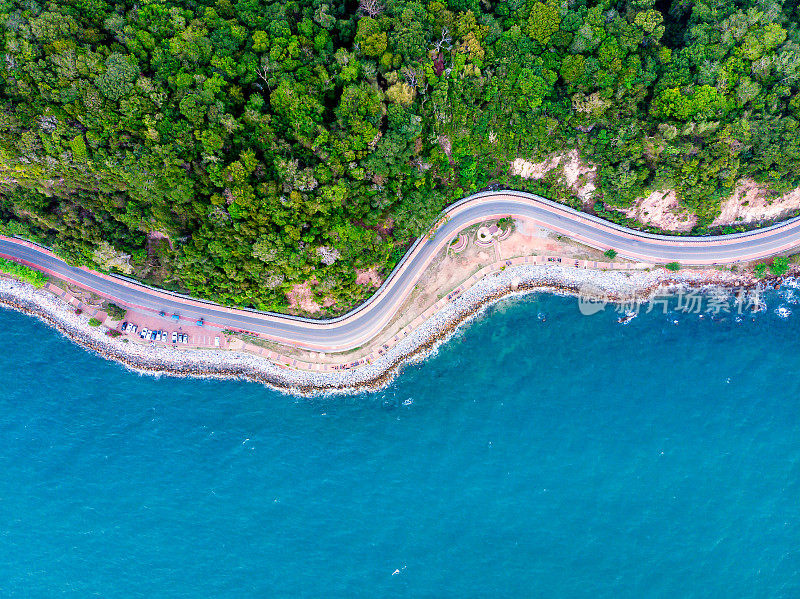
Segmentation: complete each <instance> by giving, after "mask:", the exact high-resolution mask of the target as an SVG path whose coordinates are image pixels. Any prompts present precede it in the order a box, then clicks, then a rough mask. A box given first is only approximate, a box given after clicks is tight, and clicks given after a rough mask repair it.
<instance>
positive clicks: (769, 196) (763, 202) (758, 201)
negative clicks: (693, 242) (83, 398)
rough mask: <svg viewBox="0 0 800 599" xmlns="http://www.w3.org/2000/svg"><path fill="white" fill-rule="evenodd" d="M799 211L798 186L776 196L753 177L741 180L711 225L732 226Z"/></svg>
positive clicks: (799, 194)
mask: <svg viewBox="0 0 800 599" xmlns="http://www.w3.org/2000/svg"><path fill="white" fill-rule="evenodd" d="M795 210H800V187H798V188H796V189H794V190H792V191H790V192H789V193H786V194H784V195H782V196H777V195H776V194H774V193H771V192H770V191H769V190H767V189H765V188H764V187H762V186H761V185H759V184H758V183H757V182H756V181H754V180H753V179H740V180H739V181H738V183H737V184H736V188H735V189H734V191H733V194H731V197H729V198H728V199H727V200H725V201H724V202H723V203H722V211H721V212H720V215H719V216H718V217H717V218H715V219H714V222H712V223H711V224H712V225H713V226H719V225H735V224H745V223H754V222H759V221H764V220H772V219H780V218H784V217H786V216H788V215H789V214H791V213H792V212H794V211H795Z"/></svg>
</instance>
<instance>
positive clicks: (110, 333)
mask: <svg viewBox="0 0 800 599" xmlns="http://www.w3.org/2000/svg"><path fill="white" fill-rule="evenodd" d="M106 335H108V336H109V337H119V336H120V335H122V333H121V332H120V331H117V330H116V329H108V330H107V331H106Z"/></svg>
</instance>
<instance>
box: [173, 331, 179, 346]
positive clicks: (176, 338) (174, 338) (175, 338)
mask: <svg viewBox="0 0 800 599" xmlns="http://www.w3.org/2000/svg"><path fill="white" fill-rule="evenodd" d="M172 342H173V343H177V342H178V333H177V332H176V331H172Z"/></svg>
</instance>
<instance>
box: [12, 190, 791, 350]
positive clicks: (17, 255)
mask: <svg viewBox="0 0 800 599" xmlns="http://www.w3.org/2000/svg"><path fill="white" fill-rule="evenodd" d="M446 214H447V217H448V218H447V220H446V221H444V222H442V223H440V224H439V226H438V228H437V229H436V233H435V235H434V236H433V237H432V238H420V239H418V240H417V241H416V242H415V243H414V245H413V246H412V247H411V249H409V251H408V252H407V253H406V255H405V256H403V259H402V260H401V261H400V263H399V264H398V265H397V267H396V268H395V270H394V271H393V272H392V274H391V275H390V276H389V278H388V279H387V280H386V281H385V282H384V284H383V285H382V286H381V287H380V289H378V291H377V292H376V293H375V294H374V295H373V296H372V297H371V298H369V299H368V300H367V301H366V302H364V303H363V304H362V305H361V306H359V307H358V308H356V309H355V310H353V311H352V312H349V313H348V314H345V315H344V316H340V317H338V318H334V319H331V320H324V321H319V320H312V319H307V318H301V317H295V316H287V315H283V314H275V313H268V312H259V311H256V310H240V309H230V308H225V307H223V306H219V305H217V304H214V303H212V302H205V301H202V300H197V299H194V298H190V297H187V296H183V295H180V294H175V293H170V292H166V291H162V290H158V289H153V288H151V287H147V286H145V285H141V284H139V283H136V282H134V281H131V280H128V279H125V278H124V277H116V276H109V275H104V274H101V273H98V272H95V271H90V270H88V269H83V268H74V267H72V266H69V265H68V264H66V263H65V262H63V261H62V260H60V259H59V258H57V257H56V256H55V255H53V254H52V253H51V252H49V251H47V250H46V249H44V248H40V247H38V246H35V245H34V244H31V243H28V242H24V241H22V240H16V239H9V238H3V239H0V256H4V257H7V258H10V259H13V260H16V261H19V262H23V263H25V264H27V265H29V266H32V267H35V268H38V269H40V270H43V271H45V272H47V273H49V274H52V275H54V276H56V277H58V278H62V279H67V280H69V281H72V282H74V283H77V284H78V285H80V286H82V287H85V288H87V289H90V290H92V291H94V292H96V293H98V294H100V295H103V296H105V297H107V298H109V299H112V300H116V301H118V302H120V303H122V304H126V305H128V306H131V307H137V308H140V309H144V310H152V311H156V312H158V311H162V310H163V311H165V312H167V313H170V314H171V313H178V314H180V315H181V317H182V318H186V319H192V320H197V319H200V318H203V319H204V320H205V321H206V322H207V323H209V324H214V325H219V326H221V327H227V328H234V329H241V330H246V331H252V332H256V333H260V334H261V335H262V336H265V337H267V338H270V339H273V340H275V341H278V342H281V343H289V344H292V345H295V346H298V347H302V348H305V349H310V350H316V351H336V350H348V349H353V348H355V347H359V346H361V345H363V344H364V343H366V342H367V341H369V340H370V339H371V338H372V337H373V336H374V335H375V334H377V333H378V332H379V331H380V330H381V329H382V328H383V326H384V325H385V324H386V323H387V322H388V321H389V320H391V318H392V316H393V315H394V314H395V312H396V311H397V310H398V308H399V307H400V305H401V304H402V302H403V300H404V299H405V298H406V297H407V296H408V294H409V293H410V292H411V290H412V289H413V288H414V284H415V283H416V281H417V279H418V277H419V276H420V275H421V274H422V272H423V271H424V270H425V268H426V267H427V266H428V264H429V263H430V261H431V260H432V259H433V258H434V256H435V255H436V254H437V253H438V252H439V251H440V250H441V249H442V248H443V247H445V246H446V245H447V244H448V243H449V242H450V241H451V240H452V239H453V237H454V236H455V235H456V234H457V233H458V232H459V231H461V230H462V229H464V228H465V227H467V226H469V225H472V224H474V223H477V222H481V221H484V220H488V219H491V218H501V217H504V216H511V217H525V218H528V219H531V220H533V221H536V222H537V223H538V224H540V225H541V226H543V227H546V228H548V229H552V230H554V231H556V232H558V233H560V234H562V235H566V236H568V237H570V238H572V239H575V240H577V241H580V242H582V243H584V244H586V245H589V246H592V247H595V248H598V249H601V250H606V249H611V248H613V249H615V250H617V252H619V255H620V256H624V257H627V258H632V259H635V260H640V261H643V262H653V263H667V262H680V263H683V264H731V263H735V262H741V261H750V260H755V259H758V258H764V257H767V256H771V255H774V254H777V253H780V252H783V251H786V250H788V249H790V248H793V247H796V246H800V217H799V218H795V219H792V220H789V221H786V222H783V223H780V224H778V225H775V226H772V227H769V228H765V229H761V230H757V231H750V232H747V233H736V234H732V235H724V236H715V237H712V236H708V237H667V236H662V235H651V234H648V233H641V232H638V231H633V230H631V229H628V228H625V227H622V226H619V225H616V224H614V223H610V222H608V221H605V220H602V219H600V218H597V217H595V216H592V215H588V214H584V213H581V212H577V211H575V210H573V209H571V208H568V207H566V206H563V205H561V204H557V203H555V202H551V201H550V200H546V199H544V198H541V197H539V196H536V195H533V194H529V193H525V192H515V191H500V192H483V193H479V194H476V195H473V196H470V197H468V198H465V199H463V200H461V201H459V202H456V203H455V204H453V205H452V206H450V207H449V208H448V209H447V213H446Z"/></svg>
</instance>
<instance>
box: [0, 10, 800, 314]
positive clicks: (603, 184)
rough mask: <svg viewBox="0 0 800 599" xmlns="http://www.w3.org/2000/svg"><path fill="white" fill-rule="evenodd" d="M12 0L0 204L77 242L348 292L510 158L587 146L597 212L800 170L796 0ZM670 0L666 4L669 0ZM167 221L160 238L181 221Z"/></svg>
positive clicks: (249, 287)
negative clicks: (660, 193) (367, 10)
mask: <svg viewBox="0 0 800 599" xmlns="http://www.w3.org/2000/svg"><path fill="white" fill-rule="evenodd" d="M356 4H357V3H349V4H345V3H331V2H320V1H317V0H314V1H313V2H312V1H311V0H299V1H295V2H278V1H274V2H273V1H267V0H246V1H237V2H230V1H228V0H216V1H215V0H198V1H195V2H185V1H182V0H164V1H163V2H151V1H146V2H140V3H117V4H114V3H108V2H102V1H94V0H78V1H72V2H68V1H67V0H53V1H51V2H48V3H42V2H28V1H25V2H23V1H22V0H0V35H2V37H3V40H2V41H3V47H4V57H3V59H2V61H0V194H2V197H0V223H2V227H0V228H2V232H4V233H7V234H15V235H22V236H26V237H29V238H32V239H35V240H37V241H40V242H43V243H46V244H48V245H50V246H51V247H53V248H54V249H55V251H57V252H58V253H59V254H60V255H62V256H63V257H65V258H66V259H67V260H69V261H70V262H72V263H74V264H82V265H88V266H94V267H102V268H104V269H106V270H108V269H110V268H111V267H110V266H108V265H109V264H122V265H126V264H129V265H130V266H131V267H132V268H133V273H134V274H135V275H136V276H138V277H140V278H145V279H146V280H149V281H152V282H154V283H156V284H158V285H163V286H165V287H168V288H172V289H181V290H187V291H189V292H191V293H193V294H195V295H198V296H203V297H207V298H210V299H214V300H216V301H220V302H223V303H227V304H240V305H250V306H256V307H258V308H263V309H274V310H283V309H285V308H286V306H287V298H286V292H287V291H288V290H289V289H290V288H291V286H292V285H294V284H296V283H299V282H309V284H310V285H311V287H312V289H313V292H314V294H315V297H316V298H317V299H318V300H320V301H321V300H323V299H328V300H333V301H334V302H335V306H336V309H337V310H343V309H346V308H347V307H349V306H351V305H353V303H354V302H355V301H357V300H358V299H359V298H361V297H363V296H364V294H365V293H367V292H368V291H367V290H366V289H365V288H364V287H362V286H359V285H356V284H355V280H356V270H357V269H360V268H368V267H373V266H378V267H379V268H381V269H382V270H383V272H384V273H387V272H388V271H389V270H390V269H391V268H392V267H393V266H394V265H395V264H396V263H397V260H398V259H399V256H401V255H402V253H403V251H404V249H405V248H406V247H407V246H408V244H409V243H410V242H411V241H412V239H413V238H414V237H415V236H417V235H420V234H424V233H425V232H426V231H428V229H429V227H430V225H431V223H432V222H434V221H435V220H436V218H437V217H438V215H439V214H440V213H441V211H442V209H443V208H445V207H446V206H447V205H448V204H449V203H451V202H452V201H454V200H456V199H459V198H460V197H463V196H464V195H467V194H470V193H473V192H476V191H479V190H481V189H483V188H485V187H487V186H488V185H491V184H497V183H499V184H503V185H507V186H510V187H515V188H518V189H528V190H531V191H536V192H537V193H541V194H543V195H546V196H549V197H552V198H554V199H557V200H559V201H562V202H564V203H565V204H568V205H571V206H575V207H580V206H581V199H580V198H577V197H575V195H574V191H573V190H572V188H569V187H567V186H566V185H565V184H563V182H561V181H560V180H559V177H558V176H556V175H555V174H552V175H551V176H548V177H546V178H545V179H543V180H540V181H526V180H523V179H520V178H519V177H515V176H512V175H511V174H510V169H509V165H510V164H511V162H512V161H513V160H514V159H516V158H520V157H521V158H525V159H529V160H533V161H537V160H543V159H545V158H547V157H548V155H550V154H552V153H554V152H557V153H564V152H565V151H569V150H572V149H578V150H579V152H580V154H581V157H582V159H583V160H584V161H587V162H591V163H594V164H597V165H598V169H599V172H598V177H597V180H596V183H597V186H598V188H597V191H596V194H595V200H596V205H595V212H597V213H598V214H599V215H601V216H604V217H606V218H612V219H614V220H615V221H617V222H623V223H626V222H629V221H627V220H626V217H624V216H622V215H620V213H619V212H617V211H615V210H613V208H614V207H619V206H626V205H630V204H631V203H632V202H633V201H634V200H635V199H636V198H637V197H641V196H642V195H644V194H647V193H649V192H650V191H653V190H660V189H675V190H676V192H677V194H678V197H679V199H680V201H681V203H682V204H683V205H684V206H685V207H687V208H689V209H691V210H693V211H694V212H695V213H696V214H697V215H698V217H699V224H698V228H697V231H696V232H700V233H702V232H705V231H707V230H708V226H709V225H710V223H711V222H712V221H713V219H714V217H715V216H716V214H718V212H719V206H720V202H721V200H722V199H723V198H724V197H726V196H728V195H729V194H730V192H731V190H732V189H733V186H734V185H735V183H736V181H737V180H738V179H739V178H741V177H750V178H754V179H755V180H756V181H758V182H759V183H762V184H764V185H767V186H769V187H771V188H773V189H775V190H776V191H786V190H789V189H792V188H793V187H795V186H797V185H798V184H800V32H798V28H797V21H798V19H797V12H796V4H797V3H796V2H788V1H787V2H780V1H776V0H758V1H756V0H741V1H740V2H736V3H726V2H712V1H711V0H696V1H695V2H673V3H669V2H658V3H656V2H655V1H654V0H635V1H631V2H611V1H608V0H581V1H576V2H566V3H564V2H555V1H553V0H546V1H544V2H540V1H533V0H527V1H526V0H513V1H509V2H494V3H487V2H483V3H479V2H477V1H475V0H451V1H448V2H439V1H433V0H431V1H428V0H422V1H419V0H417V1H407V0H391V1H388V2H382V3H375V4H376V7H377V8H376V10H374V11H372V13H374V14H371V15H366V14H364V11H355V10H354V9H355V6H356ZM670 6H671V8H670ZM164 236H166V238H168V239H165V238H164Z"/></svg>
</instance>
